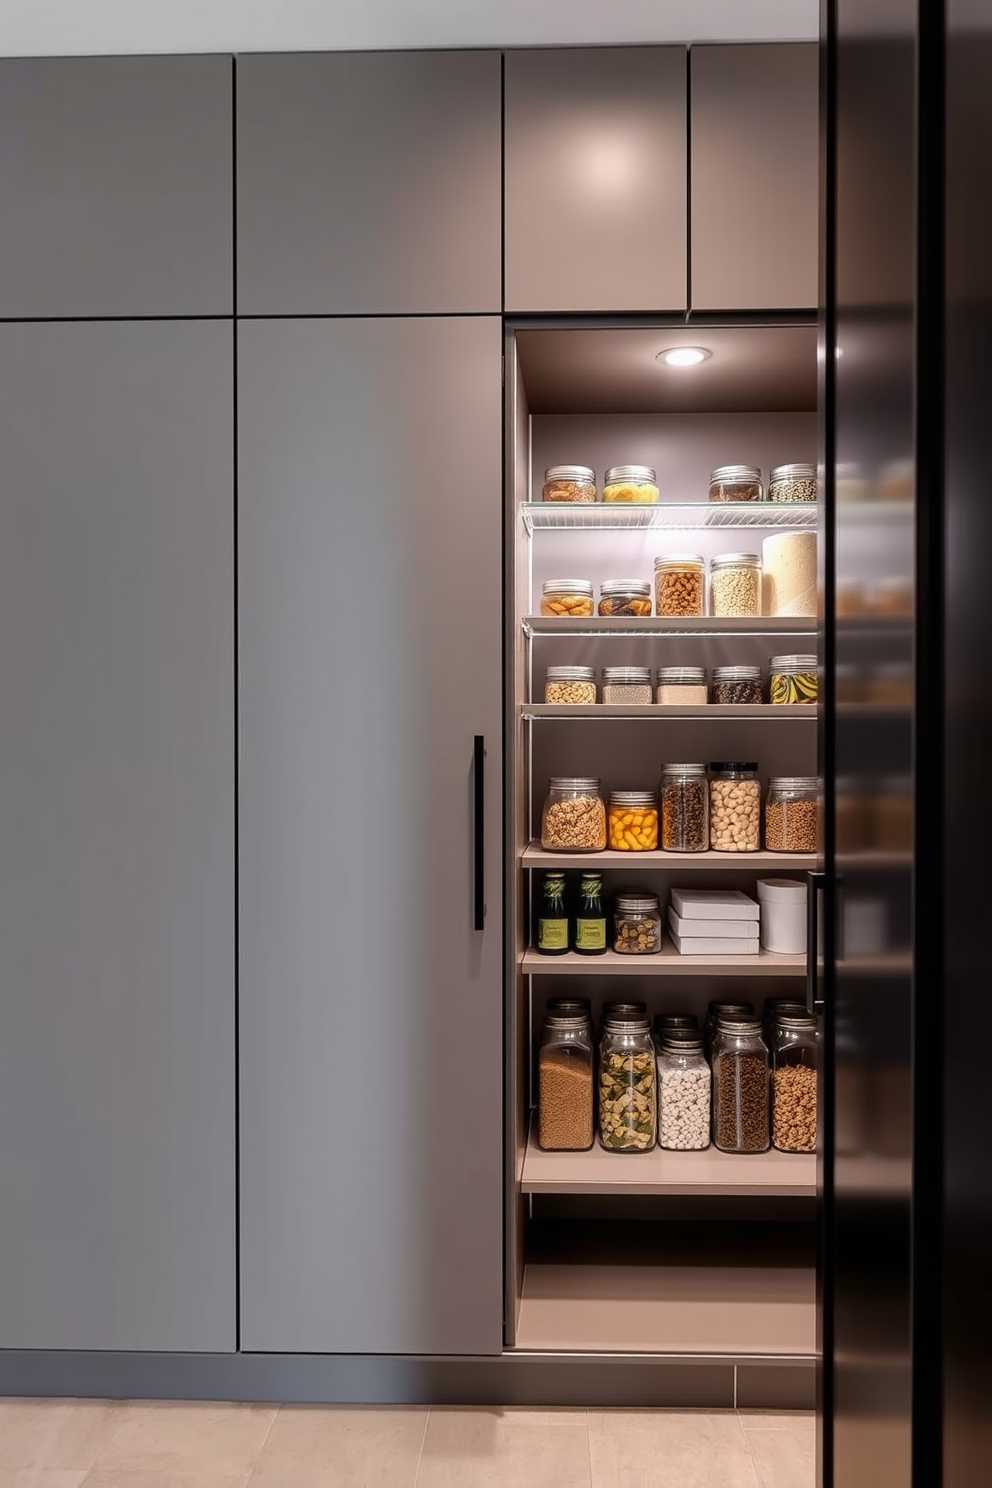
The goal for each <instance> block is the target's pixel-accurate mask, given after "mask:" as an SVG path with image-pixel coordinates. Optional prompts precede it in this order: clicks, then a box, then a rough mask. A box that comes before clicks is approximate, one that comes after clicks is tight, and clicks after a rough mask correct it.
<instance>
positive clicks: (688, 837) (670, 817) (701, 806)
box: [661, 764, 710, 853]
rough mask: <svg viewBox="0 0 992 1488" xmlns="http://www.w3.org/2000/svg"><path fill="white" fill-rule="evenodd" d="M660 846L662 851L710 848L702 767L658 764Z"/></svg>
mask: <svg viewBox="0 0 992 1488" xmlns="http://www.w3.org/2000/svg"><path fill="white" fill-rule="evenodd" d="M661 845H662V848H663V849H664V850H665V851H666V852H687V853H698V852H705V851H706V849H707V848H708V847H709V845H710V826H709V791H708V788H707V784H706V766H705V765H683V764H679V765H662V767H661Z"/></svg>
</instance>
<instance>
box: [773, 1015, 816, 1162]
mask: <svg viewBox="0 0 992 1488" xmlns="http://www.w3.org/2000/svg"><path fill="white" fill-rule="evenodd" d="M772 1141H773V1142H774V1144H775V1146H776V1147H777V1148H778V1150H779V1152H815V1151H816V1019H815V1018H813V1017H810V1015H809V1014H808V1013H807V1012H806V1011H805V1010H802V1011H799V1010H795V1011H793V1010H787V1009H784V1008H783V1009H782V1010H781V1011H780V1012H779V1015H778V1017H777V1018H776V1020H775V1030H774V1034H773V1042H772Z"/></svg>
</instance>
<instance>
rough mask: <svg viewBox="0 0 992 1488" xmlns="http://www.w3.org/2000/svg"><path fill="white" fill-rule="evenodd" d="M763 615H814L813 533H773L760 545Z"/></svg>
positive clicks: (814, 555) (814, 545)
mask: <svg viewBox="0 0 992 1488" xmlns="http://www.w3.org/2000/svg"><path fill="white" fill-rule="evenodd" d="M761 572H762V598H761V613H762V614H763V615H805V616H815V614H816V533H815V532H777V533H775V535H774V536H773V537H766V538H765V540H764V542H763V543H762V544H761Z"/></svg>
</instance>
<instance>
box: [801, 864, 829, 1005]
mask: <svg viewBox="0 0 992 1488" xmlns="http://www.w3.org/2000/svg"><path fill="white" fill-rule="evenodd" d="M826 885H827V875H826V874H825V873H807V875H806V1009H807V1011H808V1012H810V1013H812V1014H813V1015H814V1016H815V1015H816V1014H817V1013H821V1012H822V1011H823V999H822V998H821V997H820V996H819V990H820V989H819V985H818V983H819V966H820V894H821V893H822V891H823V890H824V889H825V888H826Z"/></svg>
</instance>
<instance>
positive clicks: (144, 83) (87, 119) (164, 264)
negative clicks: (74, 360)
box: [0, 57, 234, 319]
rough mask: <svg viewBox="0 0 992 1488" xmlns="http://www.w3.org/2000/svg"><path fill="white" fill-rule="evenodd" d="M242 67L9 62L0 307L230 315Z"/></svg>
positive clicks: (199, 61)
mask: <svg viewBox="0 0 992 1488" xmlns="http://www.w3.org/2000/svg"><path fill="white" fill-rule="evenodd" d="M232 65H233V64H232V61H231V58H230V57H48V58H7V59H5V60H2V61H0V221H2V222H3V229H2V231H0V317H7V318H11V319H26V318H31V317H41V318H49V317H52V318H54V317H58V316H92V317H100V316H139V315H226V314H230V312H231V306H232V299H233V289H234V282H233V267H232V264H233V238H232V232H233V227H232V195H233V182H234V178H233V159H232V144H231V137H232V101H231V93H232V80H231V79H232V73H231V69H232Z"/></svg>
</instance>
